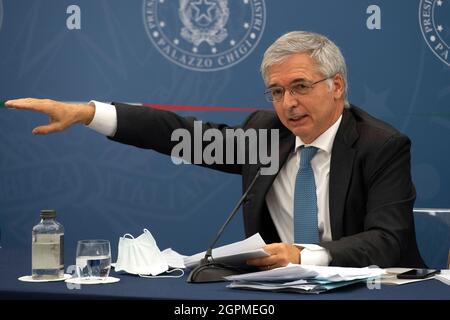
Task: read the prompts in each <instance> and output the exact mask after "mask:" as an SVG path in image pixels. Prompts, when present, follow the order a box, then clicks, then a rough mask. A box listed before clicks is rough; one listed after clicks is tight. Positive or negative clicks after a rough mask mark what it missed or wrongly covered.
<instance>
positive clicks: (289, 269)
mask: <svg viewBox="0 0 450 320" xmlns="http://www.w3.org/2000/svg"><path fill="white" fill-rule="evenodd" d="M384 272H385V271H384V270H383V269H380V268H343V267H323V266H307V265H299V264H289V265H287V266H286V267H281V268H276V269H272V270H268V271H260V272H253V273H246V274H241V275H233V276H229V277H226V279H227V280H229V281H232V282H231V283H230V284H229V285H228V287H229V288H236V289H256V290H265V291H286V292H298V293H321V292H324V291H328V290H331V289H335V288H339V287H342V286H346V285H349V284H353V283H356V282H361V281H373V279H376V278H379V277H380V276H381V275H382V274H384Z"/></svg>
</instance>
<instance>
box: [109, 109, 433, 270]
mask: <svg viewBox="0 0 450 320" xmlns="http://www.w3.org/2000/svg"><path fill="white" fill-rule="evenodd" d="M115 105H116V109H117V118H118V123H117V132H116V134H115V136H114V137H112V138H111V139H112V140H115V141H119V142H122V143H127V144H131V145H135V146H137V147H141V148H150V149H154V150H156V151H158V152H161V153H164V154H171V150H172V148H173V146H175V145H176V144H178V142H177V141H171V139H170V138H171V134H172V132H173V130H175V129H177V128H184V129H187V130H188V131H190V132H191V133H192V134H193V123H194V120H195V119H194V118H183V117H180V116H178V115H176V114H174V113H172V112H168V111H162V110H156V109H151V108H145V107H134V106H126V105H122V104H115ZM210 128H216V129H218V130H221V131H222V132H224V130H225V129H228V128H230V127H229V126H227V125H225V124H215V123H203V130H206V129H210ZM234 128H237V127H234ZM239 128H243V129H244V130H246V129H249V128H254V129H279V135H280V141H279V146H280V150H279V159H280V168H281V167H282V166H283V165H284V163H285V161H286V159H287V157H288V155H289V153H290V152H292V151H293V148H294V143H295V136H294V135H293V134H292V133H291V132H290V131H289V130H288V129H287V128H286V127H284V126H283V125H282V123H281V122H280V121H279V119H278V117H277V116H276V114H275V112H272V111H257V112H254V113H252V114H251V115H250V116H249V117H248V118H247V120H246V121H245V122H244V123H243V124H242V125H241V126H239ZM208 143H209V142H208ZM208 143H205V144H204V145H207V144H208ZM224 143H225V142H224ZM269 143H270V141H269ZM410 145H411V143H410V140H409V139H408V138H407V137H406V136H404V135H403V134H401V133H400V132H398V131H397V130H395V129H394V128H393V127H391V126H390V125H388V124H386V123H384V122H382V121H380V120H378V119H375V118H373V117H372V116H370V115H369V114H367V113H366V112H364V111H362V110H361V109H359V108H357V107H354V106H351V107H350V108H348V109H345V110H344V113H343V117H342V121H341V124H340V126H339V129H338V132H337V134H336V138H335V141H334V144H333V149H332V154H331V164H330V181H329V188H330V190H329V197H330V198H329V208H330V223H331V234H332V241H329V242H322V243H320V245H321V246H322V247H324V248H326V249H328V250H329V252H330V254H331V256H332V262H331V265H336V266H352V267H362V266H369V265H377V266H379V267H383V268H384V267H394V266H398V267H424V266H425V264H424V263H423V261H422V258H421V257H420V254H419V252H418V249H417V244H416V238H415V231H414V221H413V204H414V200H415V197H416V194H415V188H414V185H413V183H412V180H411V167H410ZM247 147H248V146H247ZM224 150H226V148H224ZM247 150H249V148H247ZM268 150H270V147H269V148H268ZM191 154H193V152H191ZM235 154H236V153H235ZM246 159H248V157H247V158H246ZM203 165H205V164H203ZM205 166H208V167H210V168H213V169H217V170H221V171H226V172H230V173H238V174H241V175H242V177H243V189H244V190H246V189H247V187H248V185H249V184H250V182H251V180H252V179H253V177H254V176H255V174H256V172H257V171H258V169H259V167H260V166H261V164H233V165H229V164H227V165H224V164H213V165H205ZM274 179H275V175H272V176H260V177H259V178H258V180H257V182H256V183H255V185H254V187H253V188H252V190H251V191H250V193H249V195H248V197H247V200H246V202H245V203H244V208H243V212H244V227H245V232H246V235H247V236H250V235H253V234H254V233H256V232H259V233H260V234H261V236H262V237H263V239H264V240H265V241H266V242H267V243H273V242H280V238H279V236H278V233H277V232H276V229H275V226H274V224H273V221H272V219H271V216H270V214H269V212H268V208H267V205H266V202H265V196H266V193H267V192H268V190H269V188H270V186H271V185H272V182H273V180H274Z"/></svg>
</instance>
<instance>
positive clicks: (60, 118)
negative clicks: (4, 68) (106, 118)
mask: <svg viewBox="0 0 450 320" xmlns="http://www.w3.org/2000/svg"><path fill="white" fill-rule="evenodd" d="M5 105H6V107H8V108H13V109H24V110H33V111H37V112H42V113H45V114H46V115H48V117H49V123H48V124H47V125H43V126H39V127H36V128H34V129H33V134H49V133H55V132H61V131H63V130H65V129H67V128H69V127H71V126H72V125H74V124H77V123H81V124H85V125H87V124H89V123H90V122H91V121H92V119H93V118H94V114H95V105H94V104H69V103H65V102H60V101H55V100H50V99H33V98H26V99H16V100H9V101H6V103H5Z"/></svg>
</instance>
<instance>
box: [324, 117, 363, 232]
mask: <svg viewBox="0 0 450 320" xmlns="http://www.w3.org/2000/svg"><path fill="white" fill-rule="evenodd" d="M358 136H359V135H358V132H357V130H356V122H355V119H354V118H353V115H352V114H351V112H350V111H349V110H348V109H345V110H344V113H343V115H342V122H341V124H340V126H339V129H338V132H337V133H336V138H335V140H334V143H333V149H332V152H331V163H330V182H329V183H330V185H329V205H330V224H331V234H332V239H333V240H337V239H340V238H341V237H342V235H343V221H344V220H343V216H344V209H345V200H346V198H347V191H348V187H349V182H350V178H351V176H352V170H353V161H354V158H355V150H354V149H353V148H352V145H353V143H354V142H355V140H356V139H357V138H358Z"/></svg>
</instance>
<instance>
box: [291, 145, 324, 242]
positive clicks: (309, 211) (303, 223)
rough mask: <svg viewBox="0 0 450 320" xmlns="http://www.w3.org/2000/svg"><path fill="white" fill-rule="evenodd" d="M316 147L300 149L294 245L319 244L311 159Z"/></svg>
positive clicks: (296, 180)
mask: <svg viewBox="0 0 450 320" xmlns="http://www.w3.org/2000/svg"><path fill="white" fill-rule="evenodd" d="M317 150H318V149H317V148H316V147H304V146H302V147H301V148H300V151H301V154H300V166H299V168H298V172H297V177H296V179H295V191H294V243H319V227H318V223H317V196H316V183H315V181H314V172H313V170H312V167H311V159H312V158H313V157H314V155H315V154H316V152H317Z"/></svg>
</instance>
